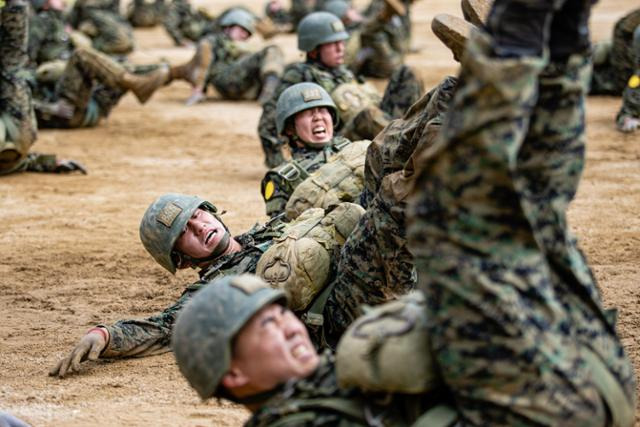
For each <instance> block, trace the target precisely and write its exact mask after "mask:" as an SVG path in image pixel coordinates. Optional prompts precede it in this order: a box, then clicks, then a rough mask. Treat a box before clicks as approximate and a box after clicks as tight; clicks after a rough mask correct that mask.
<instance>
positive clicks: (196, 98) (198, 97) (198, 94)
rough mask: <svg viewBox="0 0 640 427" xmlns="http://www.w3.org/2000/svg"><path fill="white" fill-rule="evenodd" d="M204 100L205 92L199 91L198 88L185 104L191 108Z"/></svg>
mask: <svg viewBox="0 0 640 427" xmlns="http://www.w3.org/2000/svg"><path fill="white" fill-rule="evenodd" d="M204 98H205V96H204V92H203V91H202V90H199V89H197V88H196V89H194V91H193V92H192V93H191V96H190V97H189V99H187V102H185V104H186V105H187V106H191V105H194V104H197V103H199V102H200V101H202V100H204Z"/></svg>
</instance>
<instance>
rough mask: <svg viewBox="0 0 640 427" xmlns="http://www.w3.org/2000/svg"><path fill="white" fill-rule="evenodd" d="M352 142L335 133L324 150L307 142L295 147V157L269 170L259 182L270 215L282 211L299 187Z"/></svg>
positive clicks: (293, 154)
mask: <svg viewBox="0 0 640 427" xmlns="http://www.w3.org/2000/svg"><path fill="white" fill-rule="evenodd" d="M350 143H351V141H349V140H348V139H346V138H343V137H341V136H336V137H334V138H333V139H332V140H331V141H330V142H329V143H327V144H326V145H325V146H324V147H323V148H322V149H321V150H314V149H312V148H310V147H308V146H306V145H305V146H302V147H297V146H296V147H292V148H291V154H292V159H291V160H290V161H288V162H285V163H283V164H281V165H279V166H278V167H276V168H273V169H271V170H270V171H268V172H267V173H266V174H265V176H264V178H263V179H262V183H261V184H260V192H261V193H262V197H263V199H264V202H265V206H266V211H267V212H266V213H267V215H269V216H270V217H274V216H277V215H279V214H281V213H283V212H284V209H285V206H286V204H287V201H288V200H289V197H291V194H292V193H293V191H294V190H295V189H296V187H297V186H298V185H299V184H300V183H301V182H302V181H304V180H305V179H306V178H307V177H308V176H309V175H310V174H311V173H313V172H314V171H316V170H318V168H319V167H320V166H322V165H324V164H325V163H327V160H329V158H330V157H331V156H332V155H333V154H335V153H338V152H340V150H342V149H343V148H344V147H346V146H347V145H349V144H350Z"/></svg>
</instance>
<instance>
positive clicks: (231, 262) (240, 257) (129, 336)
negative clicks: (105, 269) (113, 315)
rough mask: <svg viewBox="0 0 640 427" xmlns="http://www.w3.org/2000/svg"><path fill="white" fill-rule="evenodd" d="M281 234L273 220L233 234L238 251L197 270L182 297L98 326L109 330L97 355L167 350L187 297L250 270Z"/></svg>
mask: <svg viewBox="0 0 640 427" xmlns="http://www.w3.org/2000/svg"><path fill="white" fill-rule="evenodd" d="M281 233H282V230H281V227H280V226H279V225H278V224H277V223H276V224H272V225H269V226H267V227H264V226H255V227H254V228H253V229H251V230H249V231H248V232H247V233H245V234H241V235H239V236H236V237H234V239H236V240H237V241H238V243H240V245H241V246H242V248H243V249H242V250H241V251H240V252H236V253H233V254H229V255H225V256H222V257H220V258H218V259H216V260H215V261H214V262H213V263H212V264H211V265H210V266H209V267H206V268H204V269H202V270H201V271H200V272H199V275H200V280H198V281H197V282H195V283H193V284H192V285H190V286H188V287H187V288H186V289H185V291H184V293H183V294H182V296H181V297H180V298H179V299H178V301H176V302H175V303H174V304H172V305H171V306H169V307H168V308H166V309H165V310H164V311H163V312H162V313H160V314H158V315H155V316H151V317H149V318H147V319H142V320H120V321H118V322H116V323H114V324H112V325H108V326H107V325H100V326H103V327H105V328H107V329H108V330H109V334H110V339H109V343H108V344H107V347H106V348H105V350H104V351H103V352H102V354H101V355H100V357H106V358H112V357H128V356H149V355H152V354H159V353H165V352H167V351H170V342H171V335H172V330H173V326H174V323H175V321H176V316H177V314H178V312H179V311H180V310H181V309H182V308H183V307H184V305H185V304H186V303H187V302H188V301H189V300H190V299H191V297H192V296H193V295H194V293H196V291H198V290H199V289H200V288H202V287H203V286H204V285H206V284H207V283H209V282H210V281H212V280H214V279H216V278H220V277H224V276H228V275H232V274H242V273H254V272H255V270H256V265H257V264H258V260H259V259H260V257H261V256H262V254H263V253H264V251H266V250H267V249H268V248H269V247H270V246H271V244H272V239H273V238H274V237H277V236H279V235H280V234H281Z"/></svg>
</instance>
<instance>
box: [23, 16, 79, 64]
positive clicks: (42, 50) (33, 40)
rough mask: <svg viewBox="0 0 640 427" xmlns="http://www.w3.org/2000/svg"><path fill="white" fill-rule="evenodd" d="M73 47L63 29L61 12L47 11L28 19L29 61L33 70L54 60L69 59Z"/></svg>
mask: <svg viewBox="0 0 640 427" xmlns="http://www.w3.org/2000/svg"><path fill="white" fill-rule="evenodd" d="M72 51H73V45H72V44H71V39H70V37H69V33H67V30H66V29H65V21H64V15H63V13H62V11H59V10H53V9H47V10H41V11H37V12H35V13H33V14H32V15H31V17H30V19H29V60H30V67H32V68H35V67H37V66H38V65H40V64H43V63H45V62H49V61H53V60H56V59H62V60H67V59H69V58H70V57H71V52H72Z"/></svg>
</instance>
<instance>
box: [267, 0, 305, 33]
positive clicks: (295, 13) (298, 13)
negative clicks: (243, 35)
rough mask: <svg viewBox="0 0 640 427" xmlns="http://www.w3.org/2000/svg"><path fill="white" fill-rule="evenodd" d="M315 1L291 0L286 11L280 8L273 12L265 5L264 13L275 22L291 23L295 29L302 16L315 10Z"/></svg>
mask: <svg viewBox="0 0 640 427" xmlns="http://www.w3.org/2000/svg"><path fill="white" fill-rule="evenodd" d="M315 3H316V2H315V1H314V0H292V1H291V8H290V9H289V10H288V11H286V10H284V9H280V10H278V11H275V12H273V11H271V10H270V9H269V8H268V7H267V8H266V10H265V15H266V16H267V17H268V18H270V19H271V20H272V21H273V22H275V23H276V24H280V25H285V24H292V25H293V28H294V29H295V28H296V27H297V26H298V23H299V22H300V20H301V19H302V18H304V17H305V16H306V15H308V14H309V13H311V12H313V11H314V10H316V5H315Z"/></svg>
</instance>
